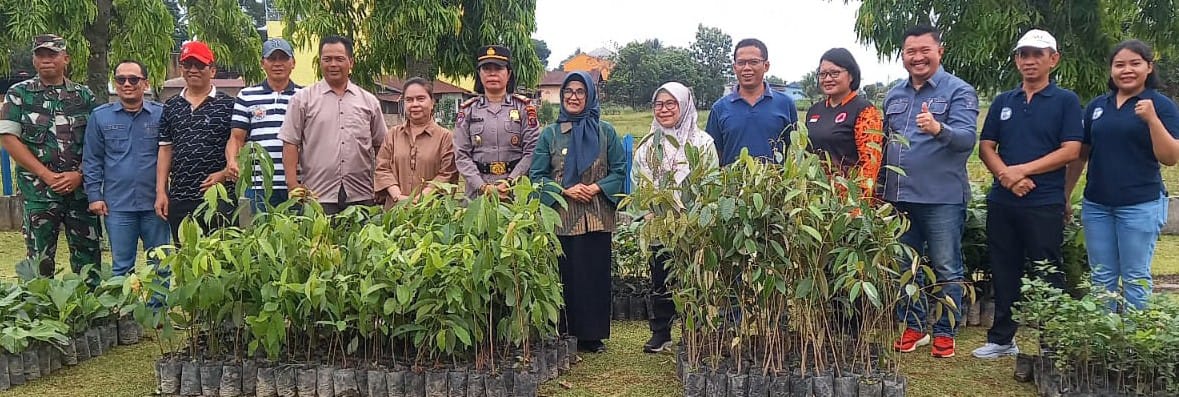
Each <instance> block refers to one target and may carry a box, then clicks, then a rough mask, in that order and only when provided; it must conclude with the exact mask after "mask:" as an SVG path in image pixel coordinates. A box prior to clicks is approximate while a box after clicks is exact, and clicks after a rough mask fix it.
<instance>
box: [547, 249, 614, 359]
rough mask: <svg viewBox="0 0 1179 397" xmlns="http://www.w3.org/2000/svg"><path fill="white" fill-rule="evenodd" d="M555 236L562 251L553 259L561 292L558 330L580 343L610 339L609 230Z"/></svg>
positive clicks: (610, 251) (610, 253) (610, 254)
mask: <svg viewBox="0 0 1179 397" xmlns="http://www.w3.org/2000/svg"><path fill="white" fill-rule="evenodd" d="M557 239H558V240H560V241H561V249H562V250H563V251H564V255H561V256H560V257H558V258H557V265H558V266H559V267H560V270H561V284H563V285H564V295H565V312H564V313H563V315H562V316H561V322H560V324H559V328H560V331H561V332H562V333H567V334H570V335H573V336H576V337H577V340H578V341H582V342H590V341H599V340H602V339H608V338H610V289H611V285H610V261H611V258H612V248H611V245H610V233H609V232H589V233H586V234H581V235H577V236H557Z"/></svg>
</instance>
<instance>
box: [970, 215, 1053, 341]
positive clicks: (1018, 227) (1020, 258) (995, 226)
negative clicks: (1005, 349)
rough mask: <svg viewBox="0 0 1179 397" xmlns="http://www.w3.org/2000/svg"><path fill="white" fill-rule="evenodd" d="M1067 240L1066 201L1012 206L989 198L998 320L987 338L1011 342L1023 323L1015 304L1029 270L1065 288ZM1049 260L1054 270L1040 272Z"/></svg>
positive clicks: (989, 247) (989, 248) (989, 237)
mask: <svg viewBox="0 0 1179 397" xmlns="http://www.w3.org/2000/svg"><path fill="white" fill-rule="evenodd" d="M1063 243H1064V204H1053V205H1045V206H1034V207H1028V206H1012V205H1006V204H999V203H995V202H993V201H988V202H987V251H989V252H990V259H991V276H992V284H993V285H994V288H995V323H994V325H992V326H991V329H990V330H988V331H987V342H990V343H995V344H1000V345H1007V344H1010V343H1011V342H1012V340H1013V339H1014V338H1015V331H1016V329H1018V328H1019V325H1018V324H1016V323H1015V321H1014V320H1012V319H1011V306H1012V305H1013V304H1015V302H1016V301H1018V300H1019V299H1020V287H1021V286H1022V284H1023V283H1022V282H1021V280H1022V278H1023V277H1024V276H1025V275H1027V274H1034V275H1035V276H1038V277H1041V278H1043V279H1044V280H1045V281H1048V282H1049V283H1051V284H1052V285H1053V286H1056V287H1057V288H1064V286H1065V282H1064V279H1065V278H1064V274H1063V273H1061V272H1060V270H1061V267H1060V264H1061V248H1060V246H1061V244H1063ZM1044 261H1046V262H1048V266H1050V267H1051V268H1052V269H1053V270H1054V271H1053V272H1051V273H1046V274H1045V273H1040V272H1037V271H1036V268H1037V267H1040V266H1042V265H1041V264H1038V263H1037V262H1044Z"/></svg>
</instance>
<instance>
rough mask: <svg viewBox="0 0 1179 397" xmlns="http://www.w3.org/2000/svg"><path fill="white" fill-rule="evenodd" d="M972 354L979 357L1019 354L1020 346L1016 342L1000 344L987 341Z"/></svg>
mask: <svg viewBox="0 0 1179 397" xmlns="http://www.w3.org/2000/svg"><path fill="white" fill-rule="evenodd" d="M971 354H973V355H974V356H975V357H978V358H999V357H1003V356H1014V355H1016V354H1019V346H1016V345H1015V343H1014V342H1013V343H1011V344H1010V345H999V344H994V343H990V342H987V344H985V345H983V346H982V347H980V348H977V349H974V351H973V352H971Z"/></svg>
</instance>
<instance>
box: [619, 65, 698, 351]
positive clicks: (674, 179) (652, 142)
mask: <svg viewBox="0 0 1179 397" xmlns="http://www.w3.org/2000/svg"><path fill="white" fill-rule="evenodd" d="M651 110H652V112H653V113H654V119H652V120H651V132H650V133H649V134H647V136H646V137H643V139H642V140H641V141H639V144H638V145H637V146H636V147H635V161H634V169H635V174H634V176H635V181H634V182H635V186H638V187H640V189H644V188H654V189H656V190H663V189H674V188H677V187H679V185H680V184H682V183H683V182H684V179H685V178H687V176H688V173H689V172H690V171H691V168H690V167H692V166H694V167H717V166H718V164H719V160H718V159H717V154H716V146H714V145H713V143H712V137H711V136H709V135H708V133H706V132H704V131H701V130H700V129H699V127H698V126H697V119H696V100H695V98H694V97H693V96H692V90H690V89H688V87H685V86H684V85H683V84H680V83H677V82H670V83H667V84H664V85H663V86H661V87H659V89H658V90H656V91H655V95H654V97H653V98H652V100H651ZM689 146H691V147H694V148H696V150H699V151H700V160H701V162H700V163H698V164H689V163H688V156H687V150H686V149H687V148H688V147H689ZM650 216H651V215H648V218H650ZM659 250H660V247H651V252H654V253H656V255H654V256H653V257H652V258H651V261H650V268H651V301H652V303H653V305H652V306H653V310H652V311H653V312H654V313H653V314H654V315H653V316H652V318H651V319H650V320H649V326H650V327H651V339H650V340H648V341H647V343H646V344H644V345H643V351H644V352H647V353H658V352H661V351H663V350H665V349H667V348H669V347H671V322H672V318H673V317H675V304H674V303H672V301H671V297H670V296H669V295H668V293H667V286H666V281H667V269H665V265H666V262H667V260H668V259H669V257H668V255H666V254H660V253H659Z"/></svg>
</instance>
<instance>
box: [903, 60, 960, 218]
mask: <svg viewBox="0 0 1179 397" xmlns="http://www.w3.org/2000/svg"><path fill="white" fill-rule="evenodd" d="M923 103H928V104H929V112H930V113H932V114H933V117H934V119H936V120H937V121H938V122H940V123H941V124H942V131H941V133H939V134H938V135H937V136H933V135H929V134H926V133H924V132H921V130H920V129H919V128H917V115H918V114H920V113H921V105H922V104H923ZM883 109H884V132H885V134H886V135H887V136H888V137H889V142H888V143H887V144H886V145H885V149H884V158H885V163H884V164H885V165H889V166H894V167H898V168H900V169H901V170H903V171H904V173H905V175H900V174H898V173H896V172H893V171H892V170H889V169H887V168H886V169H883V170H881V172H880V175H881V179H883V183H882V184H881V185H882V186H883V192H882V195H881V197H882V198H883V199H884V200H885V201H889V202H907V203H918V204H966V203H967V202H968V201H969V200H970V181H969V179H968V178H967V175H966V160H967V159H968V158H970V155H971V153H972V152H973V150H974V143H975V141H977V140H978V135H977V132H976V127H977V125H978V95H977V94H975V92H974V87H971V86H970V84H967V83H966V82H965V81H962V79H959V78H957V77H955V76H954V75H952V74H949V73H947V72H946V71H945V69H942V68H938V71H937V72H936V73H934V75H933V77H932V78H930V79H929V81H927V82H926V83H925V85H923V86H922V87H921V90H920V91H918V90H915V89H914V88H913V85H912V84H911V83H910V81H909V80H905V81H904V82H902V83H901V84H898V85H897V86H895V87H893V88H892V89H890V90H889V91H888V94H887V95H886V96H885V97H884V106H883ZM898 136H901V137H904V140H907V141H908V146H907V147H906V146H905V145H902V144H901V142H900V140H899V138H898Z"/></svg>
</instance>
